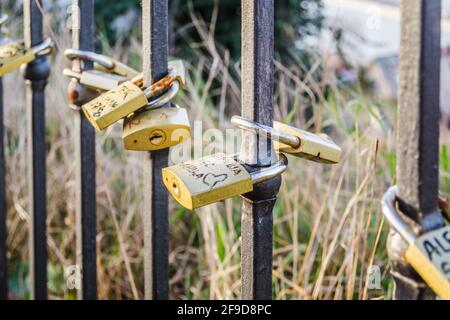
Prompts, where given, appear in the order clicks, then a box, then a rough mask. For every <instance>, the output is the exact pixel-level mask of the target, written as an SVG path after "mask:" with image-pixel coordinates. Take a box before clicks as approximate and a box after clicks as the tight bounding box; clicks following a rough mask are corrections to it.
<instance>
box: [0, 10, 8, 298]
mask: <svg viewBox="0 0 450 320" xmlns="http://www.w3.org/2000/svg"><path fill="white" fill-rule="evenodd" d="M1 15H2V8H1V5H0V17H1ZM1 32H2V30H1V27H0V42H1V40H2V33H1ZM4 138H5V137H4V125H3V80H2V78H0V300H5V299H7V298H8V285H7V283H8V274H7V267H6V266H7V261H6V251H7V244H6V240H7V235H6V218H7V214H6V190H5V149H4V148H5V146H4Z"/></svg>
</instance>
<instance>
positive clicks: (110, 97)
mask: <svg viewBox="0 0 450 320" xmlns="http://www.w3.org/2000/svg"><path fill="white" fill-rule="evenodd" d="M183 75H184V68H183V69H182V70H179V69H178V70H176V69H169V74H168V75H167V76H166V77H164V78H163V79H161V80H160V81H158V82H156V83H154V84H152V85H151V86H149V87H147V88H145V89H143V88H141V87H140V86H139V85H140V83H138V82H140V81H141V80H142V76H137V77H135V78H134V79H133V80H131V81H127V82H124V83H123V84H121V85H119V86H118V87H117V88H114V89H112V90H110V91H108V92H105V93H103V94H102V95H100V96H99V97H97V98H96V99H94V100H92V101H90V102H88V103H86V104H84V105H83V106H82V109H83V112H84V114H85V115H86V117H87V119H88V120H89V121H90V122H91V124H92V125H93V126H94V127H95V128H96V129H97V130H102V129H104V128H106V127H108V126H110V125H112V124H114V123H116V122H117V121H119V120H120V119H122V118H125V117H126V116H128V115H130V114H132V113H134V112H135V111H137V110H139V109H142V108H145V109H154V108H157V107H159V106H161V105H163V104H165V103H166V102H167V101H168V100H167V97H169V96H170V97H173V95H174V92H175V93H176V92H177V91H178V88H179V86H180V85H182V84H184V82H185V79H184V78H182V77H183ZM180 79H181V80H180ZM167 88H170V89H171V90H170V89H169V94H167V95H165V96H164V97H161V98H157V99H155V100H153V101H152V100H150V99H151V98H152V97H155V96H156V95H158V94H160V93H161V92H162V91H163V90H165V89H167Z"/></svg>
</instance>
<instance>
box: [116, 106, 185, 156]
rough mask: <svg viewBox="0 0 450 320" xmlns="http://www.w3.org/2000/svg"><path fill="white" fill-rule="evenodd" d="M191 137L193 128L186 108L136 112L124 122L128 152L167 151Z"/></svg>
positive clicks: (124, 137) (125, 142) (125, 143)
mask: <svg viewBox="0 0 450 320" xmlns="http://www.w3.org/2000/svg"><path fill="white" fill-rule="evenodd" d="M190 137H191V126H190V124H189V118H188V114H187V111H186V109H184V108H179V107H173V108H159V109H155V110H146V111H143V112H136V113H135V114H134V115H133V116H131V117H128V118H125V120H124V122H123V144H124V147H125V149H127V150H135V151H155V150H161V149H166V148H170V147H172V146H175V145H177V144H179V143H181V142H183V141H185V140H187V139H189V138H190Z"/></svg>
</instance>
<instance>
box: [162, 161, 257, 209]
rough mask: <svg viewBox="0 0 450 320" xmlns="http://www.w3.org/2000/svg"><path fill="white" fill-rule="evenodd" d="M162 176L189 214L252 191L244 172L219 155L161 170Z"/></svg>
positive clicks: (249, 178) (240, 167) (248, 177)
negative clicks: (194, 210) (190, 211)
mask: <svg viewBox="0 0 450 320" xmlns="http://www.w3.org/2000/svg"><path fill="white" fill-rule="evenodd" d="M162 174H163V182H164V184H165V186H166V188H167V190H168V191H169V192H170V194H171V195H172V196H173V197H174V198H175V200H177V201H178V202H179V203H180V204H181V205H182V206H184V207H185V208H187V209H190V210H193V209H195V208H199V207H202V206H206V205H208V204H211V203H215V202H218V201H221V200H225V199H229V198H231V197H233V196H236V195H241V194H244V193H247V192H250V191H252V190H253V184H252V179H251V176H250V174H249V173H248V172H247V170H245V168H244V167H243V166H242V165H241V164H240V163H239V162H237V161H235V160H234V159H233V158H231V157H229V156H227V155H225V154H223V153H219V154H215V155H212V156H208V157H204V158H201V159H197V160H193V161H188V162H185V163H181V164H178V165H175V166H172V167H168V168H164V169H163V170H162Z"/></svg>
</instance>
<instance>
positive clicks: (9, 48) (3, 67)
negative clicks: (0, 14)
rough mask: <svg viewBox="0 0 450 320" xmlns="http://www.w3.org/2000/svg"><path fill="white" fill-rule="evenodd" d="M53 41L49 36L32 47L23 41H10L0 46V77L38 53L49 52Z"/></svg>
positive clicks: (30, 60)
mask: <svg viewBox="0 0 450 320" xmlns="http://www.w3.org/2000/svg"><path fill="white" fill-rule="evenodd" d="M52 46H53V41H52V39H50V38H47V39H46V40H44V41H43V42H42V43H41V44H39V45H37V46H34V47H32V48H27V47H26V46H25V43H24V42H12V43H7V44H3V45H1V46H0V77H2V76H4V75H5V74H7V73H8V72H11V71H13V70H15V69H17V68H19V67H20V66H21V65H23V64H27V63H30V62H32V61H33V60H35V59H36V57H37V56H38V55H42V54H48V53H49V52H51V50H52Z"/></svg>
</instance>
